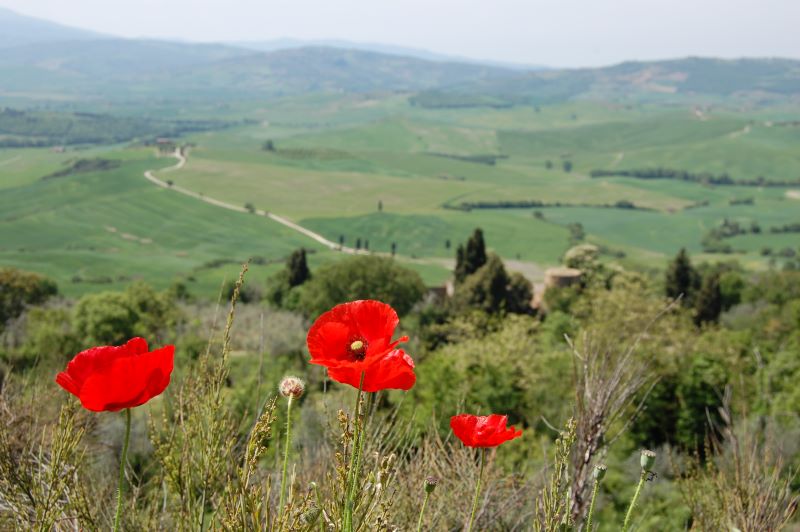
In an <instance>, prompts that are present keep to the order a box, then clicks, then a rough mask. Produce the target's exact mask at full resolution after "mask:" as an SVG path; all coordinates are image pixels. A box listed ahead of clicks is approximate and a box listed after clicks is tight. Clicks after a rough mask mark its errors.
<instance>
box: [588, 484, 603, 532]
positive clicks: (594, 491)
mask: <svg viewBox="0 0 800 532" xmlns="http://www.w3.org/2000/svg"><path fill="white" fill-rule="evenodd" d="M599 487H600V481H599V480H598V479H595V480H594V487H593V488H592V502H591V503H590V504H589V515H588V516H587V517H586V532H592V524H593V523H592V518H593V517H594V501H595V499H597V488H599Z"/></svg>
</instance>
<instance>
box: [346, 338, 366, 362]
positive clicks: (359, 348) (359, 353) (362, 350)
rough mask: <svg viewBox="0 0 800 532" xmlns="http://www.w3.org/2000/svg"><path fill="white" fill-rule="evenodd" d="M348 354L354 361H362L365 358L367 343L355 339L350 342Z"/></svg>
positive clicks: (360, 339)
mask: <svg viewBox="0 0 800 532" xmlns="http://www.w3.org/2000/svg"><path fill="white" fill-rule="evenodd" d="M350 353H351V354H352V355H353V357H354V358H355V359H356V360H364V357H365V356H367V342H366V340H364V339H362V338H357V339H355V340H353V341H352V342H350Z"/></svg>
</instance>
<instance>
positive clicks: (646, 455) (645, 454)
mask: <svg viewBox="0 0 800 532" xmlns="http://www.w3.org/2000/svg"><path fill="white" fill-rule="evenodd" d="M655 463H656V453H654V452H653V451H648V450H647V449H644V450H642V456H641V458H640V459H639V464H641V466H642V469H643V470H645V471H650V470H651V469H653V465H654V464H655Z"/></svg>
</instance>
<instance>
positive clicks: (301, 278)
mask: <svg viewBox="0 0 800 532" xmlns="http://www.w3.org/2000/svg"><path fill="white" fill-rule="evenodd" d="M286 268H287V270H288V272H289V278H288V281H289V286H291V287H294V286H300V285H301V284H303V283H305V282H306V281H308V280H309V279H310V278H311V270H309V269H308V262H307V261H306V250H305V249H304V248H300V249H296V250H295V251H293V252H292V255H291V256H290V257H289V263H288V264H287V265H286Z"/></svg>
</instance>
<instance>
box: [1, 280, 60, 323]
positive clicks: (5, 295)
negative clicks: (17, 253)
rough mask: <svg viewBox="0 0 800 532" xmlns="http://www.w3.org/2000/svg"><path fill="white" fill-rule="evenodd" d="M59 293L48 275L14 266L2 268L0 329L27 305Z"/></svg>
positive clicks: (41, 301)
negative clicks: (44, 275)
mask: <svg viewBox="0 0 800 532" xmlns="http://www.w3.org/2000/svg"><path fill="white" fill-rule="evenodd" d="M57 293H58V287H57V286H56V283H55V282H53V281H51V280H50V279H47V278H46V277H43V276H41V275H37V274H35V273H29V272H24V271H20V270H15V269H13V268H5V269H2V270H0V331H2V330H3V327H4V325H5V323H6V322H7V321H8V320H10V319H13V318H16V317H17V316H19V315H20V314H22V311H23V310H25V307H27V306H29V305H38V304H40V303H43V302H44V301H45V300H47V299H48V298H50V297H52V296H54V295H56V294H57Z"/></svg>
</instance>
